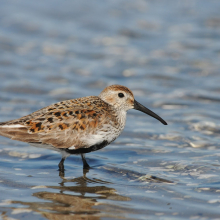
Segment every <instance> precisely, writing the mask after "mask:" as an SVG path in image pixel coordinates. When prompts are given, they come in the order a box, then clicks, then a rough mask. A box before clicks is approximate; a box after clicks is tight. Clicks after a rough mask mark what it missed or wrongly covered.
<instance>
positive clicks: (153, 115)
mask: <svg viewBox="0 0 220 220" xmlns="http://www.w3.org/2000/svg"><path fill="white" fill-rule="evenodd" d="M134 109H136V110H138V111H141V112H144V113H146V114H148V115H150V116H151V117H153V118H156V119H157V120H159V121H160V122H161V123H162V124H164V125H167V123H166V122H165V121H164V120H163V119H162V118H161V117H160V116H159V115H157V114H155V113H154V112H152V111H151V110H150V109H148V108H146V107H145V106H143V105H141V104H140V103H139V102H137V101H136V100H134Z"/></svg>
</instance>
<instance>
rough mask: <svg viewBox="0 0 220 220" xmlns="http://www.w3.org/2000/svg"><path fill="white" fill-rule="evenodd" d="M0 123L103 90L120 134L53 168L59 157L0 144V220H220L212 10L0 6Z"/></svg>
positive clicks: (218, 4)
mask: <svg viewBox="0 0 220 220" xmlns="http://www.w3.org/2000/svg"><path fill="white" fill-rule="evenodd" d="M0 5H1V7H0V121H7V120H11V119H15V118H19V117H21V116H24V115H27V114H29V113H31V112H33V111H35V110H38V109H40V108H42V107H44V106H47V105H49V104H52V103H55V102H58V101H60V100H66V99H72V98H77V97H82V96H88V95H98V94H99V93H100V92H101V91H102V89H104V88H105V87H106V86H108V85H111V84H122V85H125V86H127V87H129V88H130V89H131V90H132V91H133V92H134V95H135V98H136V99H137V100H138V101H139V102H140V103H142V104H143V105H145V106H147V107H148V108H150V109H152V110H153V111H155V112H156V113H157V114H159V115H160V116H161V117H162V118H163V119H165V120H166V121H167V122H168V126H164V125H162V124H161V123H159V122H158V121H156V120H155V119H153V118H150V117H148V116H147V115H145V114H143V113H141V112H137V111H135V110H130V111H129V112H128V117H127V124H126V127H125V130H124V131H123V133H122V134H121V136H120V137H119V138H118V139H117V140H116V141H115V142H113V143H112V144H111V145H109V146H107V147H106V148H104V149H102V150H100V151H96V152H93V153H90V154H88V155H86V157H87V160H88V163H89V164H90V165H91V166H92V169H91V170H89V172H87V173H85V172H84V173H83V170H82V161H81V158H80V157H79V156H71V157H69V158H67V160H66V161H65V169H66V171H65V175H64V176H63V175H59V171H58V170H57V169H58V167H57V165H58V163H59V161H60V155H59V154H58V153H56V152H54V151H50V150H46V149H42V148H35V147H32V146H29V145H28V144H26V143H22V142H17V141H13V140H10V139H7V138H4V137H0V213H1V217H0V219H4V220H5V219H33V220H35V219H92V220H98V219H159V220H161V219H204V220H206V219H220V209H219V205H220V177H219V176H220V162H219V156H220V144H219V143H220V137H219V132H220V125H219V124H220V123H219V121H220V115H219V108H220V98H219V97H220V86H219V82H220V73H219V72H220V62H219V60H220V40H219V39H220V14H219V11H220V1H215V0H210V1H205V0H200V1H198V0H197V1H196V0H192V1H176V0H169V1H166V0H164V1H162V0H161V1H144V0H137V1H131V0H117V1H112V0H111V1H110V0H106V1H100V0H99V1H98V0H97V1H85V0H82V1H68V0H67V1H57V0H53V1H52V0H48V1H46V2H45V1H35V2H34V1H27V0H18V1H12V0H7V1H6V0H3V1H1V3H0Z"/></svg>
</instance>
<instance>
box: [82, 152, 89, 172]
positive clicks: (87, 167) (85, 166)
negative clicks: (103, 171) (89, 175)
mask: <svg viewBox="0 0 220 220" xmlns="http://www.w3.org/2000/svg"><path fill="white" fill-rule="evenodd" d="M81 157H82V161H83V169H89V168H90V166H89V164H88V163H87V162H86V158H85V156H84V154H81Z"/></svg>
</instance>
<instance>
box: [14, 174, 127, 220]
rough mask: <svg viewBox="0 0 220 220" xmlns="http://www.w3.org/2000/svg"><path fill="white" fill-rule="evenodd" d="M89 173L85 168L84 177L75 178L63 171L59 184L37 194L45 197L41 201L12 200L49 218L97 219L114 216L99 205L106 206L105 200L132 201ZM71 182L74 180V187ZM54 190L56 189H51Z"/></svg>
mask: <svg viewBox="0 0 220 220" xmlns="http://www.w3.org/2000/svg"><path fill="white" fill-rule="evenodd" d="M88 172H89V171H88V170H84V171H83V175H82V176H81V177H78V178H74V179H66V178H65V174H64V173H60V177H61V179H62V181H61V183H60V184H59V186H47V187H46V189H44V191H41V192H37V193H34V194H33V196H35V197H37V198H39V199H41V201H40V202H22V201H13V202H12V203H16V204H22V205H25V206H28V209H30V210H32V211H34V212H38V213H40V214H41V215H42V216H44V217H45V218H47V219H67V220H68V219H92V220H96V219H100V216H102V217H103V216H106V217H107V216H109V217H110V216H111V214H110V213H109V214H108V213H106V214H104V213H103V211H104V210H101V209H99V207H98V205H105V202H104V201H103V200H117V201H130V200H131V199H130V198H129V197H125V196H121V195H118V194H117V192H116V190H115V189H114V188H110V187H107V186H106V185H108V184H110V182H106V181H103V180H100V179H89V178H87V177H86V174H87V173H88ZM70 183H73V184H72V185H73V186H71V184H70ZM93 183H94V186H93V185H92V184H93ZM66 185H68V186H66ZM47 189H49V190H47ZM53 189H54V191H55V192H51V191H52V190H53ZM94 194H95V195H94ZM100 199H101V200H100ZM42 200H44V201H42ZM101 212H102V213H101ZM114 216H115V214H114Z"/></svg>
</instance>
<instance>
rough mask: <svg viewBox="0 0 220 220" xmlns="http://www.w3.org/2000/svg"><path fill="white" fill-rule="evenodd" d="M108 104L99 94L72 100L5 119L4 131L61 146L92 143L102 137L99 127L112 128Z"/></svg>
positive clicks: (1, 128)
mask: <svg viewBox="0 0 220 220" xmlns="http://www.w3.org/2000/svg"><path fill="white" fill-rule="evenodd" d="M103 105H106V106H103ZM108 108H109V106H108V105H107V104H106V103H105V102H103V101H102V100H100V98H98V97H93V99H92V100H91V97H85V98H81V99H74V100H68V101H64V102H60V103H56V104H54V105H51V106H48V107H46V108H43V109H41V110H38V111H36V112H34V113H32V114H30V115H27V116H24V117H22V118H20V119H17V120H13V121H9V122H6V123H1V124H0V135H2V136H6V137H9V138H11V139H14V140H19V141H23V142H32V143H42V144H50V145H53V146H54V147H57V148H70V147H72V148H71V149H78V148H81V147H89V145H91V144H92V143H93V142H95V140H94V139H95V138H96V137H99V135H97V130H100V129H101V130H102V132H108V127H106V126H103V125H105V124H107V122H109V121H110V120H111V118H109V116H108V114H107V112H108ZM89 140H90V142H91V143H90V142H89ZM97 141H98V140H97Z"/></svg>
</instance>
